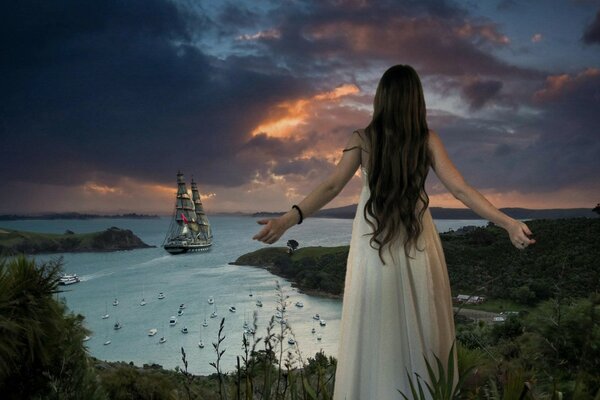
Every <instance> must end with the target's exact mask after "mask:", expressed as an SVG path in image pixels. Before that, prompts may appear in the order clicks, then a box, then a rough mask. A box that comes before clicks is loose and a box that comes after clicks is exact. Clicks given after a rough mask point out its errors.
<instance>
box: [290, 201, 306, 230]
mask: <svg viewBox="0 0 600 400" xmlns="http://www.w3.org/2000/svg"><path fill="white" fill-rule="evenodd" d="M292 208H295V209H296V210H298V214H300V222H298V225H300V224H301V223H302V221H303V220H304V216H303V215H302V210H301V209H300V207H298V206H297V205H296V204H294V205H293V206H292Z"/></svg>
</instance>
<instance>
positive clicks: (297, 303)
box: [296, 301, 304, 307]
mask: <svg viewBox="0 0 600 400" xmlns="http://www.w3.org/2000/svg"><path fill="white" fill-rule="evenodd" d="M296 307H304V303H302V302H301V301H297V302H296Z"/></svg>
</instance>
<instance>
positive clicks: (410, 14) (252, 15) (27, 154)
mask: <svg viewBox="0 0 600 400" xmlns="http://www.w3.org/2000/svg"><path fill="white" fill-rule="evenodd" d="M0 7H1V8H2V9H1V10H0V43H1V54H2V57H1V58H0V66H1V67H0V68H1V70H0V89H1V90H0V101H1V103H0V104H1V107H0V213H35V212H55V211H56V212H60V211H79V212H101V213H105V212H150V213H161V214H168V213H170V212H171V211H172V207H173V205H174V193H175V190H176V173H177V171H178V170H181V171H182V172H184V174H185V175H186V178H187V179H189V178H190V177H191V176H192V175H193V176H194V178H195V180H196V181H197V182H198V183H199V188H200V192H201V194H202V197H203V202H204V204H205V207H206V209H207V211H208V212H209V215H210V213H211V212H221V211H245V212H254V211H283V210H287V209H289V208H290V207H291V205H292V204H294V203H298V202H300V201H301V200H302V199H303V198H304V196H306V195H308V194H309V193H310V191H311V190H312V189H313V188H314V187H315V186H316V185H317V184H318V183H319V182H320V181H321V180H322V179H324V178H325V177H326V176H327V174H329V173H331V171H332V170H333V169H334V168H335V165H336V163H337V162H338V161H339V159H340V158H341V155H342V149H343V148H344V146H345V144H346V143H347V141H348V138H349V137H350V135H351V133H352V131H353V130H355V129H357V128H362V127H365V126H366V125H367V124H368V122H369V119H370V116H371V111H372V98H373V94H374V91H375V88H376V85H377V81H378V79H379V77H380V76H381V74H382V73H383V72H384V71H385V70H386V69H387V68H388V67H389V66H391V65H394V64H410V65H412V66H413V67H414V68H415V69H416V70H417V72H418V73H419V74H420V76H421V79H422V82H423V85H424V89H425V99H426V103H427V112H428V122H429V126H430V128H432V129H434V130H436V131H437V132H438V134H439V135H440V137H441V139H442V141H443V142H444V144H445V145H446V148H447V150H448V153H449V155H450V158H451V159H452V161H453V162H454V163H455V165H456V166H457V167H458V169H459V170H460V171H461V173H462V174H463V176H464V177H465V178H466V180H467V181H468V182H469V183H470V184H471V185H472V186H474V187H475V188H476V189H478V190H479V191H480V192H481V193H483V194H484V195H485V196H486V197H487V198H488V199H489V200H490V201H491V202H492V203H493V204H494V205H496V206H497V207H525V208H571V207H587V208H592V207H593V206H595V205H596V203H598V202H600V178H599V172H600V168H599V167H600V1H591V0H590V1H585V0H578V1H576V0H562V1H525V0H512V1H511V0H502V1H498V0H496V1H476V0H471V1H416V0H412V1H400V0H395V1H360V0H354V1H353V0H346V1H343V0H339V1H324V0H313V1H292V0H279V1H275V0H273V1H260V0H252V1H243V0H236V1H230V2H226V1H192V0H187V1H183V0H182V1H167V0H137V1H134V0H129V1H125V0H101V1H100V0H99V1H60V0H56V1H9V2H3V3H2V5H1V6H0ZM360 185H361V183H360V176H359V174H358V171H357V174H356V176H355V177H354V178H353V179H352V180H351V181H350V183H349V184H348V186H347V187H346V188H345V189H344V191H342V193H341V194H340V195H339V196H338V197H337V198H336V199H334V200H333V201H332V202H331V203H330V204H329V205H327V206H326V208H329V207H336V206H344V205H348V204H353V203H356V202H357V200H358V196H359V192H360ZM426 189H427V193H428V194H429V196H430V206H431V207H464V205H463V204H462V203H460V202H459V201H458V200H456V199H454V198H453V197H452V195H450V194H449V193H448V192H447V190H446V189H445V188H444V187H443V185H442V184H441V183H440V181H439V180H438V179H437V177H436V176H435V174H434V172H433V171H431V172H430V174H429V178H428V182H427V186H426Z"/></svg>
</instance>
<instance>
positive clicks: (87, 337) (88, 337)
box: [83, 335, 92, 342]
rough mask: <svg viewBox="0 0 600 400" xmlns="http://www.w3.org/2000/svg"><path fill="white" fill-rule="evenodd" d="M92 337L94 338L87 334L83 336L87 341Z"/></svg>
mask: <svg viewBox="0 0 600 400" xmlns="http://www.w3.org/2000/svg"><path fill="white" fill-rule="evenodd" d="M91 338H92V337H91V336H88V335H85V336H84V337H83V341H84V342H87V341H88V340H90V339H91Z"/></svg>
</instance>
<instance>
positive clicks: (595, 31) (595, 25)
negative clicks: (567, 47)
mask: <svg viewBox="0 0 600 400" xmlns="http://www.w3.org/2000/svg"><path fill="white" fill-rule="evenodd" d="M581 40H582V41H583V43H585V44H590V45H591V44H600V10H598V12H597V13H596V17H595V18H594V20H593V21H592V23H591V24H590V25H589V26H587V27H586V28H585V30H584V32H583V36H582V37H581Z"/></svg>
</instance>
